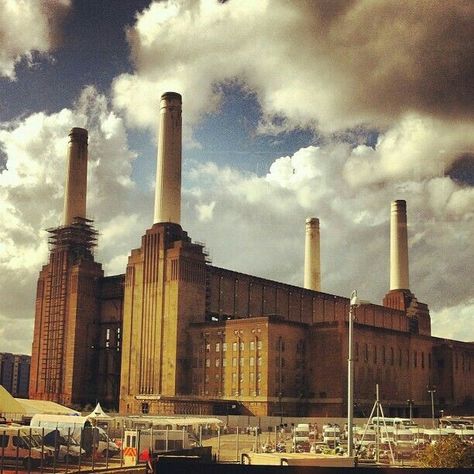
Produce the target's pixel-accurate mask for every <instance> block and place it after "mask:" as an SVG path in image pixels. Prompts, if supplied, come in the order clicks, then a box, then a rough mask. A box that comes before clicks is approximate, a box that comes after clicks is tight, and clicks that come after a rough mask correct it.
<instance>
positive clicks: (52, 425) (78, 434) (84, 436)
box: [30, 415, 120, 457]
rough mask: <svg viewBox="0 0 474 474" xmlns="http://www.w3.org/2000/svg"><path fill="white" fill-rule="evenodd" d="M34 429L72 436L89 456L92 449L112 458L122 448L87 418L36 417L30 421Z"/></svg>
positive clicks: (67, 416) (64, 416)
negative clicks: (55, 431) (56, 431)
mask: <svg viewBox="0 0 474 474" xmlns="http://www.w3.org/2000/svg"><path fill="white" fill-rule="evenodd" d="M30 426H31V427H33V428H44V429H45V432H50V431H52V430H58V431H59V432H60V433H61V435H62V436H65V437H67V436H71V437H72V438H74V439H75V440H76V441H77V442H78V443H80V445H81V447H82V448H83V449H84V450H85V452H86V454H87V455H89V454H91V452H92V447H93V446H95V447H96V450H97V452H99V453H100V454H102V455H103V456H104V457H105V456H108V457H112V456H115V455H116V454H118V453H119V452H120V448H119V447H118V446H117V445H116V444H115V443H114V442H113V441H111V440H110V439H109V437H108V436H107V433H105V431H104V430H103V429H102V428H98V427H95V426H93V425H92V423H91V421H90V420H89V419H88V418H87V417H85V416H69V415H35V416H33V418H32V419H31V421H30Z"/></svg>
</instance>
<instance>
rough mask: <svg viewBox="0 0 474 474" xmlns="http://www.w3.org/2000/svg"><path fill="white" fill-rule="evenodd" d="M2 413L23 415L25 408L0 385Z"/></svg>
mask: <svg viewBox="0 0 474 474" xmlns="http://www.w3.org/2000/svg"><path fill="white" fill-rule="evenodd" d="M0 413H3V414H5V415H6V414H14V415H23V414H25V408H24V407H23V405H22V404H21V403H19V402H18V400H17V399H16V398H13V397H12V395H11V394H10V393H9V392H7V390H6V389H5V387H3V385H0Z"/></svg>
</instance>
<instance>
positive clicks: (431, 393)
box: [427, 386, 436, 428]
mask: <svg viewBox="0 0 474 474" xmlns="http://www.w3.org/2000/svg"><path fill="white" fill-rule="evenodd" d="M427 389H428V393H429V394H430V395H431V421H432V423H433V428H436V427H435V410H434V394H435V393H436V387H431V386H428V387H427Z"/></svg>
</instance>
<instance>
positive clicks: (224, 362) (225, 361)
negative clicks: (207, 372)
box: [222, 359, 227, 367]
mask: <svg viewBox="0 0 474 474" xmlns="http://www.w3.org/2000/svg"><path fill="white" fill-rule="evenodd" d="M222 367H227V359H222Z"/></svg>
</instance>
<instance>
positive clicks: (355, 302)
mask: <svg viewBox="0 0 474 474" xmlns="http://www.w3.org/2000/svg"><path fill="white" fill-rule="evenodd" d="M364 304H370V303H369V302H368V301H362V300H360V299H359V298H358V296H357V290H354V291H353V292H352V293H351V301H350V306H349V341H348V350H347V353H348V355H347V456H349V457H351V456H353V452H354V433H353V423H354V367H353V362H354V358H353V333H354V319H355V309H356V308H357V307H358V306H361V305H364Z"/></svg>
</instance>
